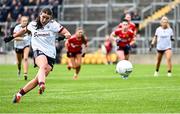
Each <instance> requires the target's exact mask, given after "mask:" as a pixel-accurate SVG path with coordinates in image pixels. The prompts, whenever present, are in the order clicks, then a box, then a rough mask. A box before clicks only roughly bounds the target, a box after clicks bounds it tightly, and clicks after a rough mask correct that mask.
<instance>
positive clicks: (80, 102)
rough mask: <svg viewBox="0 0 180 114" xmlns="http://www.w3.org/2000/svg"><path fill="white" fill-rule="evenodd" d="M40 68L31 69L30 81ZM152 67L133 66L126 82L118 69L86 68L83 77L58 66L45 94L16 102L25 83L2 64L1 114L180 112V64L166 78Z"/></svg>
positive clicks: (31, 94)
mask: <svg viewBox="0 0 180 114" xmlns="http://www.w3.org/2000/svg"><path fill="white" fill-rule="evenodd" d="M36 72H37V69H34V68H33V67H32V66H30V69H29V77H28V78H29V79H28V80H30V79H32V78H33V77H34V75H35V74H36ZM153 73H154V66H153V65H134V69H133V72H132V74H131V75H130V77H129V79H128V80H123V79H121V78H120V76H119V75H118V74H116V73H115V65H83V66H82V69H81V72H80V75H79V79H78V80H76V81H74V80H72V76H73V71H68V70H67V69H66V66H65V65H55V66H54V69H53V71H52V72H51V73H50V75H49V76H48V78H47V80H46V81H47V83H46V90H45V93H44V94H43V95H38V88H36V89H34V90H32V91H31V92H29V93H28V94H26V95H25V96H24V97H22V99H21V102H20V103H19V104H12V96H13V95H14V94H15V93H16V92H17V91H18V90H19V88H21V87H23V86H24V85H25V84H26V83H27V81H24V80H23V77H21V79H18V77H17V72H16V66H15V65H0V113H13V112H14V113H175V112H176V113H180V108H179V107H180V74H179V73H180V65H174V66H173V76H172V77H167V76H166V74H167V72H166V67H165V66H164V65H162V66H161V69H160V76H159V77H153Z"/></svg>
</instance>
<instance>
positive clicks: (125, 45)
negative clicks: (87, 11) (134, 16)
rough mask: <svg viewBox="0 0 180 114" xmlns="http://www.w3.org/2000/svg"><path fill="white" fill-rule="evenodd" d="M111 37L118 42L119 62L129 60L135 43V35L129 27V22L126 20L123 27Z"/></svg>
mask: <svg viewBox="0 0 180 114" xmlns="http://www.w3.org/2000/svg"><path fill="white" fill-rule="evenodd" d="M111 37H113V38H114V40H115V41H116V44H117V55H118V58H119V60H124V59H125V60H128V59H129V51H130V49H131V46H132V45H133V44H134V43H135V38H134V33H133V31H132V30H131V29H129V27H128V20H126V19H124V20H123V22H122V27H121V28H117V29H116V30H115V31H114V32H112V34H111Z"/></svg>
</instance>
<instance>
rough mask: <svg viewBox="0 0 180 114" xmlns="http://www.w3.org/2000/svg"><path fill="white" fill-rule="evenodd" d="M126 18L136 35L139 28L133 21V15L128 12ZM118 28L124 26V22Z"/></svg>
mask: <svg viewBox="0 0 180 114" xmlns="http://www.w3.org/2000/svg"><path fill="white" fill-rule="evenodd" d="M124 19H126V20H127V21H128V28H129V29H131V30H132V31H133V33H134V35H136V33H137V29H136V25H135V24H134V23H133V22H131V15H130V14H129V13H127V14H126V15H125V18H124ZM118 28H122V23H120V24H119V25H118Z"/></svg>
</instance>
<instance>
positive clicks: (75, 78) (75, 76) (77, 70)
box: [73, 54, 82, 80]
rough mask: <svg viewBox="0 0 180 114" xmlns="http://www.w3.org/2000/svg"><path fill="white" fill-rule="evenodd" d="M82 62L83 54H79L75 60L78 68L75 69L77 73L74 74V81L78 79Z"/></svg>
mask: <svg viewBox="0 0 180 114" xmlns="http://www.w3.org/2000/svg"><path fill="white" fill-rule="evenodd" d="M81 62H82V57H81V54H77V55H76V58H75V64H76V68H75V73H74V77H73V79H74V80H77V79H78V74H79V72H80V70H81Z"/></svg>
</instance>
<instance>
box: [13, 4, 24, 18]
mask: <svg viewBox="0 0 180 114" xmlns="http://www.w3.org/2000/svg"><path fill="white" fill-rule="evenodd" d="M23 10H24V9H23V6H22V4H21V2H18V3H17V2H15V1H13V5H12V6H11V17H12V19H13V20H14V21H16V20H17V19H18V17H19V15H21V14H22V13H23Z"/></svg>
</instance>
